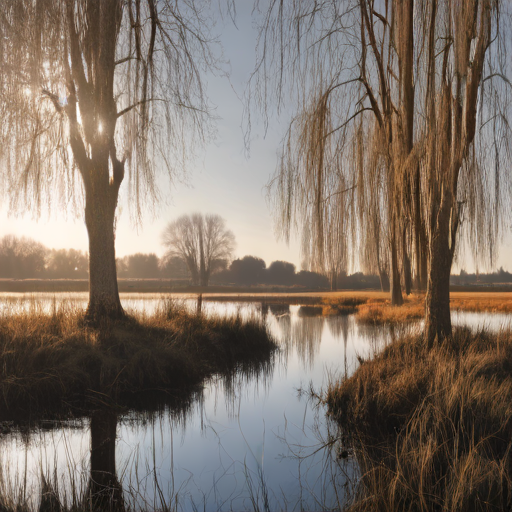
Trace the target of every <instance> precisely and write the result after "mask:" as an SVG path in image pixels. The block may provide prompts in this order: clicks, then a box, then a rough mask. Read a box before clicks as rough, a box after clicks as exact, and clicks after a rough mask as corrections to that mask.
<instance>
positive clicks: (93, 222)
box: [85, 186, 125, 322]
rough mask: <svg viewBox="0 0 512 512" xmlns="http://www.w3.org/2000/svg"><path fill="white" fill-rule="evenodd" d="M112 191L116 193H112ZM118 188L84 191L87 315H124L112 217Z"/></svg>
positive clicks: (91, 316) (93, 318)
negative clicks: (87, 255) (86, 237)
mask: <svg viewBox="0 0 512 512" xmlns="http://www.w3.org/2000/svg"><path fill="white" fill-rule="evenodd" d="M114 192H115V194H114ZM116 205H117V191H115V190H113V189H112V188H110V187H108V186H107V187H106V188H104V187H96V191H95V193H92V192H91V190H88V191H87V190H86V202H85V224H86V226H87V233H88V235H89V305H88V307H87V312H86V318H87V319H88V320H89V321H92V322H97V321H98V320H100V319H101V318H112V319H118V318H123V317H124V314H125V313H124V310H123V307H122V306H121V301H120V299H119V289H118V287H117V269H116V251H115V234H114V217H115V210H116Z"/></svg>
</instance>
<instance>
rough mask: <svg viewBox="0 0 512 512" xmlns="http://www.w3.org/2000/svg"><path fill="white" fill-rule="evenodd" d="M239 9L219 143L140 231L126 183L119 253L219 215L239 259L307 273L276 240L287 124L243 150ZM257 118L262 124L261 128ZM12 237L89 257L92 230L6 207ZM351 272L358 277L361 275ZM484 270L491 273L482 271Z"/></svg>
mask: <svg viewBox="0 0 512 512" xmlns="http://www.w3.org/2000/svg"><path fill="white" fill-rule="evenodd" d="M236 3H237V17H236V26H235V25H234V24H233V23H232V21H231V20H230V19H225V20H224V22H220V25H219V26H218V27H217V32H218V33H220V39H221V42H222V44H223V47H224V53H225V58H226V59H228V60H229V67H230V71H231V72H230V77H229V80H228V79H227V78H226V77H215V76H211V75H209V76H207V77H206V80H207V89H208V95H209V98H210V101H211V103H212V104H213V105H214V106H216V110H215V115H216V116H218V118H219V119H218V122H217V124H216V127H217V136H216V138H215V140H214V141H213V142H211V143H210V144H208V145H207V146H206V147H205V148H204V150H203V151H201V152H200V153H199V155H198V157H197V158H196V159H195V160H193V161H191V162H189V165H188V175H187V178H186V180H182V181H181V182H177V183H175V184H174V186H173V187H172V189H171V190H169V187H168V186H167V185H166V184H164V183H162V184H161V189H162V190H164V191H165V192H164V194H163V195H164V198H163V201H161V203H160V204H159V205H157V206H156V208H155V212H154V213H153V214H150V213H147V214H146V215H145V216H144V217H143V219H142V223H141V224H140V225H135V224H134V223H133V221H132V220H131V218H130V214H129V208H128V204H127V201H129V197H127V183H123V186H122V187H121V194H120V205H119V207H118V212H117V230H116V254H117V256H118V257H122V256H125V255H128V254H133V253H136V252H144V253H150V252H153V253H156V254H157V255H158V256H162V255H163V254H164V252H165V249H164V247H163V246H162V244H161V234H162V231H163V230H164V228H165V226H166V225H167V223H169V222H171V221H172V220H174V219H176V218H177V217H179V216H181V215H183V214H190V213H194V212H202V213H204V214H206V213H215V214H218V215H220V216H221V217H223V218H224V219H225V220H226V225H227V227H228V228H229V229H230V230H232V231H233V233H234V235H235V237H236V242H237V245H236V249H235V254H234V257H243V256H245V255H253V256H258V257H260V258H263V259H264V260H265V261H266V263H267V265H268V264H270V263H271V262H272V261H274V260H284V261H290V262H292V263H294V264H295V265H296V267H297V270H299V269H300V268H301V255H300V243H299V241H298V239H297V237H295V238H292V240H291V242H290V244H289V245H287V244H286V243H285V242H284V241H278V240H277V239H276V235H275V224H274V218H273V213H274V212H272V210H271V208H270V205H269V202H268V199H267V192H266V185H267V184H268V182H269V180H270V178H271V176H272V175H273V174H274V172H275V169H276V163H277V155H278V149H279V143H280V141H281V140H282V138H283V135H284V133H285V131H286V128H287V123H286V120H285V119H279V118H277V117H275V118H271V119H270V123H269V126H268V130H267V131H265V129H264V127H263V123H262V120H261V115H258V114H257V113H256V112H253V116H252V118H253V120H254V121H255V122H254V123H253V130H252V132H251V144H250V147H249V155H247V151H246V148H245V146H244V133H243V130H242V125H243V112H244V103H243V99H242V98H243V94H244V89H245V86H246V84H247V81H248V79H249V76H250V74H251V72H252V70H253V68H254V64H255V43H256V36H257V33H256V30H255V29H254V27H253V22H252V19H251V4H252V2H248V1H247V0H239V1H237V2H236ZM258 119H259V122H258ZM6 234H15V235H17V236H26V237H30V238H33V239H35V240H37V241H40V242H42V243H43V244H44V245H46V246H47V247H50V248H70V247H73V248H76V249H80V250H83V251H86V250H87V247H88V239H87V231H86V228H85V224H84V221H83V212H78V215H77V218H67V219H66V218H64V216H63V214H62V212H59V211H58V210H57V211H53V212H50V213H49V214H48V213H47V212H43V214H42V216H41V217H40V218H39V219H34V218H33V217H32V215H31V214H30V213H28V214H26V215H24V216H18V217H13V216H10V215H9V212H8V210H7V207H6V205H5V204H4V205H3V206H1V207H0V237H2V236H4V235H6ZM355 263H356V267H355V268H353V269H351V270H352V271H354V270H358V269H357V258H356V262H355ZM511 263H512V237H511V236H510V235H509V236H507V237H506V238H505V240H504V242H503V244H502V246H501V250H500V253H499V257H498V259H497V261H496V266H495V268H499V267H500V266H503V268H505V269H506V270H510V271H512V264H511ZM460 268H464V269H466V270H467V271H470V272H471V271H474V269H475V265H474V263H473V262H472V259H471V258H470V257H467V258H466V259H462V260H460V261H459V262H458V263H457V262H456V263H455V265H454V268H453V272H458V271H459V270H460ZM480 270H481V271H487V270H490V269H485V268H480Z"/></svg>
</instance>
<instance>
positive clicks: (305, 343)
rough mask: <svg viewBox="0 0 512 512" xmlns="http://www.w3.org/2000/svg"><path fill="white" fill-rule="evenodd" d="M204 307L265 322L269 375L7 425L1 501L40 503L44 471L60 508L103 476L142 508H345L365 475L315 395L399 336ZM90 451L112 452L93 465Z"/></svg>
mask: <svg viewBox="0 0 512 512" xmlns="http://www.w3.org/2000/svg"><path fill="white" fill-rule="evenodd" d="M11 299H12V300H11V302H10V304H9V301H4V304H6V303H7V305H4V309H5V308H10V310H11V311H12V310H14V309H17V308H22V309H23V308H30V307H38V308H43V309H45V310H48V311H51V308H53V307H55V301H56V300H57V301H59V302H60V301H63V300H64V301H70V302H71V303H73V304H74V305H78V306H79V307H81V306H83V305H85V303H86V296H85V295H81V294H65V295H63V296H59V297H57V298H55V296H53V295H52V297H48V296H38V297H36V299H37V304H38V305H37V306H35V305H34V304H35V303H34V301H27V300H26V298H24V297H21V296H19V297H16V296H11ZM122 300H123V305H124V306H125V308H126V309H128V310H132V311H139V312H144V313H145V314H151V313H152V312H153V311H154V310H155V309H156V308H158V307H161V305H162V303H161V301H162V298H161V297H160V296H156V295H155V296H151V297H148V296H135V295H126V296H124V297H122ZM189 307H194V302H193V301H190V302H189ZM203 311H204V313H205V314H208V315H230V314H239V315H242V316H245V315H247V316H249V315H259V316H260V317H261V318H262V320H263V321H265V322H266V323H267V325H268V327H269V329H270V332H271V333H272V334H273V336H274V337H275V339H276V340H277V342H278V344H279V347H280V350H279V352H278V353H277V354H276V356H275V358H274V360H273V361H272V362H271V363H270V364H269V365H268V366H267V367H266V368H265V369H264V370H263V371H262V372H261V373H259V374H251V375H244V374H239V375H236V376H234V377H233V379H230V380H225V379H221V378H214V379H212V380H210V381H208V382H206V383H205V386H204V389H203V390H202V392H200V393H198V395H197V396H196V397H195V399H194V400H192V401H191V402H189V403H187V404H183V405H182V407H180V408H179V409H174V408H173V409H171V408H169V407H167V408H165V409H163V410H161V411H159V412H152V413H141V412H134V411H114V412H112V413H110V414H105V413H101V414H100V415H99V416H97V417H94V416H93V417H92V418H89V419H83V420H78V421H77V420H75V421H69V422H61V423H59V424H54V423H40V424H38V425H34V426H31V427H30V428H27V429H19V428H18V427H16V428H11V426H10V425H8V424H5V425H3V426H1V425H0V428H1V429H2V433H1V434H0V470H1V471H0V489H2V493H3V494H5V493H11V494H16V492H18V493H19V492H25V493H26V495H27V496H28V497H30V499H31V500H32V504H33V506H34V507H37V505H38V503H39V500H40V495H41V485H42V484H41V481H42V479H41V474H44V475H45V478H46V479H47V480H49V481H51V482H53V485H54V486H57V487H58V493H59V496H60V499H61V501H67V503H68V504H70V503H71V502H72V501H73V499H78V498H79V497H80V496H81V494H82V493H83V491H84V490H85V489H86V487H87V486H88V485H90V483H89V481H90V477H91V476H93V475H92V474H91V472H92V473H94V472H95V471H96V474H97V475H98V474H107V473H108V474H110V473H115V476H114V477H113V478H114V480H115V482H116V483H117V485H119V488H120V489H122V491H120V493H121V496H122V500H123V501H124V504H125V506H126V507H130V508H134V509H142V510H153V509H163V508H166V507H168V508H169V509H173V510H174V509H176V510H185V511H186V510H207V511H216V510H288V509H291V510H323V509H328V510H331V509H336V508H339V507H340V506H341V504H342V503H343V502H344V500H345V496H346V493H347V492H350V491H351V487H352V486H353V485H354V484H355V481H356V479H357V468H356V466H355V464H354V462H353V460H352V459H351V458H350V457H349V458H348V459H338V458H337V450H336V443H335V442H334V443H331V440H332V436H333V435H335V432H336V429H335V428H334V426H333V425H330V424H329V422H328V421H327V420H326V417H325V408H324V406H323V405H321V404H319V402H318V400H317V399H316V398H315V396H314V395H312V393H311V391H314V392H315V393H321V391H322V390H325V389H326V386H327V383H328V381H329V380H332V379H335V378H336V377H339V376H342V375H345V374H351V373H352V372H353V371H354V369H355V368H356V367H357V364H358V363H357V357H356V356H357V355H360V356H362V357H367V356H369V355H371V354H372V353H374V352H375V351H378V350H379V349H380V348H382V346H384V344H385V343H387V342H388V341H389V339H390V337H391V336H393V335H395V334H396V332H395V333H393V332H390V331H389V329H382V328H380V329H377V328H371V327H368V326H361V325H358V324H357V323H356V322H355V319H354V317H353V316H332V317H321V316H312V317H311V316H305V315H304V312H305V310H304V309H302V310H301V308H300V307H299V306H288V305H283V304H262V303H256V302H255V303H209V302H205V303H203ZM7 312H8V310H4V311H1V312H0V313H7ZM453 320H454V323H455V324H459V325H461V324H469V325H470V326H472V327H478V326H481V325H482V324H485V325H486V326H487V327H489V328H498V327H502V326H505V327H506V326H508V325H509V323H510V316H507V315H482V314H467V313H465V314H463V313H454V314H453ZM417 328H418V326H411V327H409V329H417ZM331 430H332V432H331ZM109 432H110V433H112V432H116V436H114V435H110V436H109V435H108V434H109ZM109 439H110V441H109ZM114 439H115V440H114ZM91 443H92V446H93V449H94V447H95V446H96V447H100V448H99V449H100V450H104V451H105V450H106V452H105V453H107V452H108V453H109V454H110V455H108V456H107V457H106V458H105V457H104V459H103V462H102V461H99V462H94V461H92V464H91ZM93 451H94V450H93ZM19 489H23V491H19Z"/></svg>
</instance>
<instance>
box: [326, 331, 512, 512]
mask: <svg viewBox="0 0 512 512" xmlns="http://www.w3.org/2000/svg"><path fill="white" fill-rule="evenodd" d="M327 404H328V408H329V413H330V415H331V416H332V417H333V418H334V419H335V420H336V421H337V422H338V424H339V425H340V427H341V430H342V432H343V436H344V441H345V444H346V446H347V447H353V448H354V450H355V453H356V458H357V461H358V463H359V465H360V469H361V474H362V476H361V479H360V483H359V487H358V492H357V495H356V499H355V501H354V502H353V504H352V505H351V507H350V508H349V509H350V510H351V511H360V510H361V511H366V510H368V511H369V510H389V511H391V510H393V511H401V510H404V511H405V510H407V511H416V510H417V511H430V510H439V511H455V510H457V511H462V510H463V511H498V510H509V509H510V505H511V502H512V467H511V462H512V459H511V447H512V332H511V331H502V332H499V333H492V334H491V333H488V332H485V331H480V332H478V333H476V334H474V333H472V332H471V331H470V330H469V329H465V328H459V329H456V330H455V331H454V334H453V336H452V337H451V338H450V339H448V340H446V341H445V342H443V343H441V344H438V345H436V346H435V347H433V348H431V349H428V348H427V347H426V346H425V344H424V343H423V341H422V337H421V336H412V335H411V336H408V337H407V336H406V337H402V338H401V339H398V340H395V341H394V342H392V343H391V344H390V345H389V346H388V347H387V348H386V349H384V350H383V351H382V353H381V354H380V355H378V356H376V357H375V358H374V359H373V360H371V361H365V362H364V363H363V364H362V365H361V366H360V368H359V369H358V370H357V371H356V372H355V374H354V375H353V376H352V377H350V378H348V379H344V380H341V381H339V382H338V383H336V384H333V385H332V386H331V387H330V389H329V390H328V393H327Z"/></svg>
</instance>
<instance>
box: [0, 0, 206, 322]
mask: <svg viewBox="0 0 512 512" xmlns="http://www.w3.org/2000/svg"><path fill="white" fill-rule="evenodd" d="M206 7H207V2H202V1H199V0H198V1H195V0H190V1H188V2H175V1H172V0H158V1H156V0H128V1H126V0H102V1H97V0H12V1H9V2H2V5H1V6H0V41H1V43H0V116H1V118H2V128H1V129H0V147H1V148H2V149H1V150H0V151H1V155H0V156H1V170H2V174H3V176H6V177H7V182H8V183H7V188H8V192H9V193H10V195H11V206H12V207H13V209H18V210H21V211H27V210H29V211H32V212H35V213H38V212H39V210H40V209H41V207H42V206H43V205H44V203H45V202H47V204H48V205H52V206H53V205H54V204H55V203H58V199H60V200H61V206H62V207H64V208H67V209H68V210H75V211H76V209H77V208H84V209H85V224H86V227H87V231H88V235H89V258H90V263H89V267H90V272H89V280H90V288H89V293H90V297H89V306H88V309H87V315H88V317H89V318H100V317H102V316H105V315H107V316H111V317H120V316H123V309H122V307H121V303H120V301H119V294H118V288H117V278H116V266H115V244H114V240H115V218H116V207H117V203H118V197H119V191H120V187H121V184H122V183H123V182H124V181H125V180H126V179H127V178H128V179H127V181H128V192H129V197H130V203H131V205H132V206H133V213H134V214H135V215H136V216H138V215H140V212H141V208H142V207H143V205H144V200H145V198H147V197H150V198H151V200H153V199H156V198H157V188H156V187H155V179H156V169H157V168H159V169H162V170H165V172H166V173H168V174H169V176H171V177H172V176H173V175H174V173H175V172H176V171H178V170H180V168H181V167H182V165H183V163H184V159H185V158H186V155H187V154H189V149H190V148H191V147H192V145H193V144H194V143H195V142H197V141H200V140H202V139H204V137H205V136H208V133H209V128H208V127H209V124H208V120H209V114H208V104H207V101H206V99H205V95H204V90H203V82H202V78H201V74H202V72H203V71H204V70H205V69H209V68H211V67H212V66H213V65H214V64H215V62H216V59H215V58H214V55H213V53H212V51H213V49H214V46H215V41H214V40H213V39H212V36H211V34H210V24H211V21H210V20H211V15H210V13H209V12H207V11H206Z"/></svg>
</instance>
